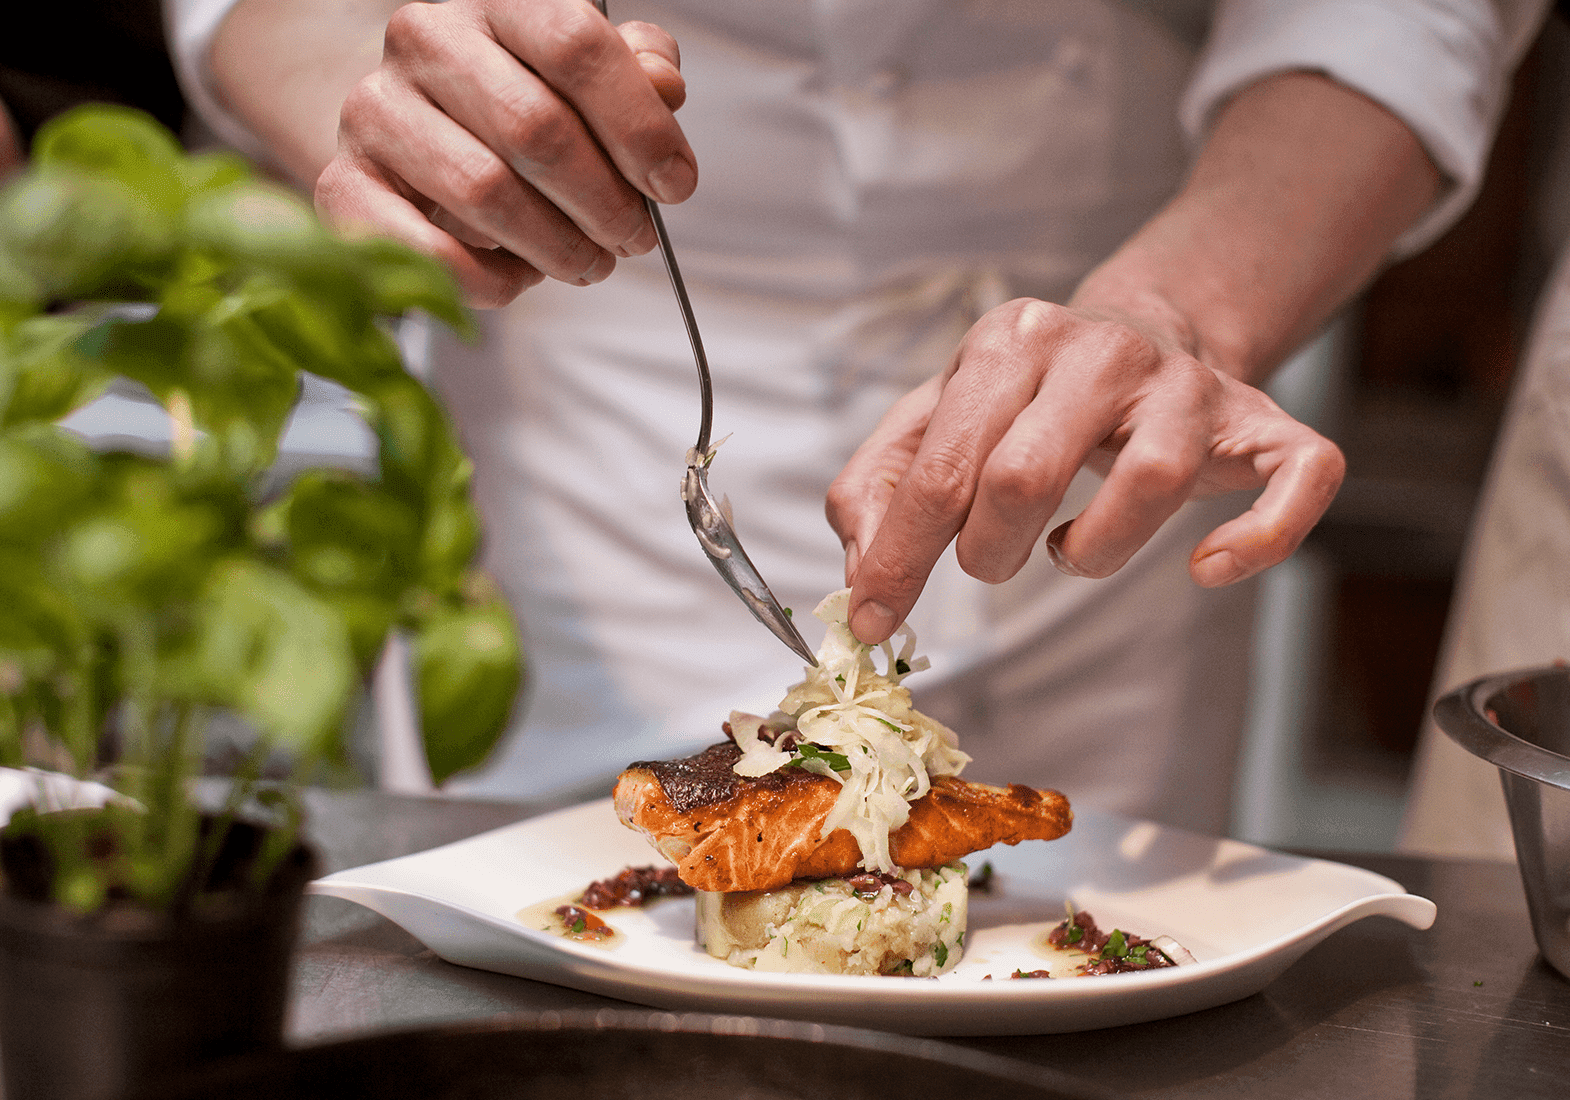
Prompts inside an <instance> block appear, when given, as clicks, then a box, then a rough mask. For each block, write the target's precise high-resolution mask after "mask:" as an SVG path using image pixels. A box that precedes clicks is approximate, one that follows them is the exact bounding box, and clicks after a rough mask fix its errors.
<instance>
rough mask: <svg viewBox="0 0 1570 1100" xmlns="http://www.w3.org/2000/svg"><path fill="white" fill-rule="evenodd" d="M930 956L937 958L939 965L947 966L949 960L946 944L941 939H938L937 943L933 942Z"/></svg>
mask: <svg viewBox="0 0 1570 1100" xmlns="http://www.w3.org/2000/svg"><path fill="white" fill-rule="evenodd" d="M932 957H933V958H934V959H936V960H937V963H938V966H939V967H944V966H947V965H948V961H949V948H948V944H946V943H944V942H943V941H942V940H939V941H938V942H937V943H935V944H933V945H932Z"/></svg>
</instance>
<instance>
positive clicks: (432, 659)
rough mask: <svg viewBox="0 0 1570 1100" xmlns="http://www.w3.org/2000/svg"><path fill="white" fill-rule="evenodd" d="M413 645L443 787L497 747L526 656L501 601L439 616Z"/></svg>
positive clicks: (432, 756)
mask: <svg viewBox="0 0 1570 1100" xmlns="http://www.w3.org/2000/svg"><path fill="white" fill-rule="evenodd" d="M412 643H413V644H412V649H413V662H414V671H415V679H416V683H417V684H418V686H419V695H420V723H421V729H422V731H423V735H424V739H425V755H426V759H427V761H428V762H429V763H430V767H431V775H432V777H433V778H434V779H435V780H436V782H438V783H441V782H443V781H444V780H446V779H448V778H449V777H450V776H452V775H455V774H456V773H458V772H460V771H463V770H464V769H465V768H472V767H474V766H475V765H477V764H479V763H481V762H482V761H483V760H484V759H485V757H486V756H487V755H488V754H489V753H490V751H491V749H492V748H493V747H494V746H495V745H496V742H497V741H498V740H500V738H501V735H502V733H503V732H504V731H505V729H506V727H507V719H508V717H509V716H510V714H511V713H512V707H513V701H514V699H515V698H516V696H517V694H518V689H519V687H520V686H521V685H522V682H523V659H522V654H521V653H520V651H519V648H518V636H517V630H516V627H515V626H514V624H513V620H512V614H511V612H509V611H508V609H507V606H506V604H505V603H503V602H502V600H501V599H500V598H498V597H493V598H490V599H488V600H485V601H484V602H481V603H477V604H474V605H472V606H468V607H461V608H442V609H440V610H438V611H436V612H435V613H433V614H432V615H430V616H429V617H428V618H427V619H426V620H425V621H424V622H422V623H421V624H419V626H418V627H417V629H416V632H415V634H414V637H413V638H412Z"/></svg>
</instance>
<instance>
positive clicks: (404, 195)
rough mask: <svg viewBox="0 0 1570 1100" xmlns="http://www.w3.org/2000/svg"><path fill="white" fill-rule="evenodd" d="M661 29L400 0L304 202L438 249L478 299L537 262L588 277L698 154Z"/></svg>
mask: <svg viewBox="0 0 1570 1100" xmlns="http://www.w3.org/2000/svg"><path fill="white" fill-rule="evenodd" d="M679 65H680V57H679V54H678V51H677V47H676V42H675V40H674V39H673V38H672V37H671V36H670V35H668V34H666V33H665V32H664V31H663V30H661V29H660V28H658V27H655V26H652V25H650V24H647V23H627V24H623V25H622V26H621V27H619V28H617V27H612V26H611V24H610V23H608V22H606V20H605V19H604V18H603V17H602V16H601V15H600V14H599V13H598V12H597V11H595V9H594V8H593V6H592V5H590V4H589V3H588V2H587V0H447V2H446V3H441V4H428V3H411V4H406V5H404V6H403V7H400V8H399V9H398V10H397V11H396V12H394V13H393V15H392V18H391V19H390V20H389V21H388V23H387V27H386V35H385V39H384V46H383V54H382V61H381V64H380V66H379V67H378V68H377V69H376V70H375V71H374V72H372V73H371V74H370V75H369V76H367V77H365V78H364V79H363V80H361V81H360V82H359V83H358V84H357V85H355V87H354V89H353V91H352V92H350V93H349V96H348V98H347V99H346V100H344V102H343V109H342V113H341V116H340V120H339V126H338V151H337V154H336V156H335V157H334V158H333V160H332V162H331V163H330V164H328V165H327V167H326V169H325V170H324V171H323V172H322V173H321V175H320V176H319V177H318V178H317V183H316V204H317V208H318V209H319V210H320V211H321V213H322V214H323V216H324V217H326V218H327V219H329V220H330V221H333V222H335V223H338V224H340V225H361V226H367V227H370V228H373V229H375V230H377V231H379V232H381V233H385V234H389V235H391V236H394V237H397V238H399V239H401V240H403V241H405V242H406V243H408V244H410V245H412V246H413V247H415V248H417V249H419V250H420V251H422V252H425V253H428V254H430V255H433V256H435V257H436V258H438V259H440V260H442V261H443V262H444V263H446V264H447V266H448V267H449V268H450V269H451V270H452V271H453V273H454V274H455V276H456V277H457V279H458V281H459V283H460V284H461V285H462V287H463V289H464V291H465V292H466V294H467V295H468V296H469V299H470V301H471V302H472V303H473V304H475V305H477V306H495V305H502V304H505V303H506V302H509V301H511V300H512V299H513V298H515V297H516V296H517V295H518V294H519V293H521V292H522V291H523V290H525V289H526V288H528V287H530V286H534V285H536V284H537V283H539V282H541V281H542V280H543V279H545V278H547V277H549V278H553V279H560V280H561V281H563V282H567V283H574V284H577V285H587V284H590V283H596V282H599V281H600V280H601V279H604V278H605V277H606V276H607V275H609V274H610V273H611V271H612V269H613V268H614V267H615V266H616V258H617V257H618V256H633V255H639V254H642V253H644V252H647V251H649V250H650V249H651V248H653V247H654V245H655V238H654V229H653V225H652V223H651V222H650V220H649V217H648V214H647V212H646V211H645V209H644V206H643V201H642V195H644V194H647V195H649V196H650V197H652V198H654V199H655V200H656V201H659V202H664V203H677V202H681V201H683V200H684V199H686V198H687V197H688V196H689V195H691V194H692V191H693V188H694V187H695V186H696V184H697V167H696V163H697V162H696V159H695V158H694V156H693V152H692V149H691V147H690V146H689V145H688V144H687V140H686V138H685V137H684V136H683V134H682V132H681V128H680V127H679V126H678V125H677V124H676V119H675V116H674V115H673V113H672V112H673V111H674V110H675V109H676V108H677V107H679V106H680V105H681V103H682V101H683V99H684V98H685V95H686V86H685V84H684V82H683V80H682V76H681V71H680V68H679Z"/></svg>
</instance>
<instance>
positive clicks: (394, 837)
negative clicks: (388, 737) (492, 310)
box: [288, 791, 1570, 1100]
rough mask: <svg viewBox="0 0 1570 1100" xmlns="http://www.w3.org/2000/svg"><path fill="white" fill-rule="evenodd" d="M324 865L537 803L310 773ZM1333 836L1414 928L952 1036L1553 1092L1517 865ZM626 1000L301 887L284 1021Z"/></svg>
mask: <svg viewBox="0 0 1570 1100" xmlns="http://www.w3.org/2000/svg"><path fill="white" fill-rule="evenodd" d="M308 805H309V809H310V814H311V817H310V821H311V824H310V831H311V834H312V836H313V838H314V839H315V841H316V843H317V845H318V848H319V850H320V852H321V855H322V857H323V863H324V866H323V870H324V871H333V870H339V869H341V868H344V867H353V866H357V865H359V864H363V863H368V862H373V861H376V860H380V859H386V858H390V857H392V856H395V855H402V854H406V853H409V852H415V851H420V850H423V849H425V848H430V847H434V846H436V845H438V844H445V843H448V842H450V841H453V840H458V839H461V838H463V837H466V836H470V835H473V834H475V833H479V832H483V831H485V830H487V829H492V828H496V827H498V826H501V825H506V824H509V823H511V822H514V821H518V820H521V819H523V818H525V817H528V816H531V815H532V814H533V813H537V812H541V811H542V810H544V809H548V808H550V807H544V806H532V807H531V806H523V805H511V804H504V803H486V802H472V801H458V800H448V799H425V798H409V797H404V796H397V795H388V794H381V793H375V792H366V791H356V792H326V791H312V792H310V793H309V795H308ZM1316 854H1321V855H1330V856H1331V857H1332V858H1338V859H1341V860H1342V861H1344V862H1347V863H1354V864H1358V865H1360V866H1364V867H1369V868H1371V869H1373V870H1375V871H1378V872H1379V873H1381V874H1385V875H1388V876H1390V877H1391V878H1394V879H1396V880H1397V881H1399V882H1401V883H1402V884H1403V885H1405V886H1406V887H1407V889H1409V890H1411V891H1413V892H1414V893H1418V894H1422V895H1423V896H1425V897H1428V898H1431V899H1433V900H1434V901H1435V902H1436V903H1437V904H1438V906H1439V918H1438V920H1437V921H1436V923H1435V924H1434V927H1433V928H1431V929H1429V930H1427V931H1423V932H1420V931H1415V930H1413V929H1411V928H1408V927H1407V926H1405V925H1403V924H1399V923H1397V922H1396V921H1394V920H1389V919H1386V918H1372V919H1368V920H1364V921H1359V922H1358V923H1356V924H1354V925H1352V926H1350V927H1348V928H1345V929H1342V930H1341V931H1339V932H1337V933H1335V934H1334V935H1332V936H1331V937H1330V938H1329V939H1328V940H1327V941H1325V942H1324V943H1323V944H1321V945H1319V946H1318V947H1316V948H1314V949H1313V950H1312V951H1310V952H1309V953H1308V955H1306V956H1305V957H1304V958H1303V959H1302V960H1300V961H1299V962H1298V963H1296V964H1295V965H1294V966H1293V967H1292V968H1291V969H1290V970H1288V971H1287V972H1286V974H1284V975H1283V976H1282V977H1281V978H1279V979H1278V980H1277V981H1276V982H1274V983H1273V984H1272V985H1270V986H1269V987H1268V988H1266V989H1265V990H1264V991H1263V992H1262V993H1259V994H1256V995H1254V996H1252V997H1248V998H1246V999H1244V1000H1242V1001H1239V1002H1237V1003H1235V1004H1231V1005H1226V1006H1223V1007H1221V1008H1214V1009H1210V1010H1207V1011H1205V1012H1199V1013H1195V1014H1193V1015H1190V1016H1183V1017H1179V1018H1177V1019H1172V1020H1163V1021H1158V1022H1156V1023H1150V1024H1142V1025H1139V1026H1136V1027H1124V1028H1113V1029H1108V1030H1103V1031H1095V1032H1087V1033H1082V1034H1077V1035H1041V1036H1021V1037H1005V1038H984V1039H955V1040H952V1042H954V1043H958V1044H961V1045H964V1046H969V1047H972V1048H976V1049H979V1050H984V1051H988V1052H990V1053H993V1054H999V1055H1005V1056H1008V1057H1012V1058H1018V1059H1022V1060H1025V1061H1029V1062H1033V1063H1037V1064H1040V1065H1045V1066H1050V1067H1053V1068H1054V1069H1057V1070H1059V1071H1063V1072H1066V1073H1068V1074H1070V1075H1071V1076H1073V1077H1076V1078H1080V1079H1083V1080H1085V1081H1091V1082H1094V1083H1096V1084H1097V1085H1099V1086H1101V1087H1103V1088H1110V1089H1112V1090H1113V1091H1115V1092H1122V1093H1127V1094H1128V1095H1132V1096H1140V1097H1201V1096H1202V1097H1239V1098H1242V1097H1248V1098H1251V1100H1269V1098H1272V1097H1292V1098H1313V1097H1324V1098H1327V1100H1329V1098H1334V1100H1345V1098H1347V1097H1380V1098H1383V1097H1390V1098H1406V1097H1423V1098H1429V1097H1446V1098H1448V1097H1458V1098H1459V1097H1477V1098H1482V1097H1489V1098H1493V1097H1508V1098H1512V1100H1516V1098H1523V1100H1525V1098H1532V1097H1545V1098H1546V1097H1554V1098H1559V1097H1563V1096H1565V1095H1566V1090H1567V1088H1570V1085H1567V1082H1570V982H1567V981H1566V980H1565V979H1563V978H1562V977H1560V976H1559V974H1558V973H1557V972H1555V971H1553V970H1552V969H1551V968H1549V967H1548V966H1547V965H1546V964H1544V963H1543V962H1542V961H1541V960H1540V959H1539V958H1538V955H1537V949H1536V946H1535V944H1534V943H1533V940H1532V933H1531V928H1530V925H1529V924H1528V921H1527V914H1526V903H1525V900H1524V897H1523V895H1522V891H1521V885H1520V881H1519V879H1518V877H1517V875H1516V870H1515V868H1514V866H1512V865H1508V864H1496V863H1484V862H1442V861H1429V860H1419V859H1411V858H1404V857H1391V856H1366V855H1336V854H1335V853H1316ZM603 1007H619V1008H626V1007H628V1006H627V1005H626V1003H625V1002H620V1001H615V1000H612V999H610V998H606V997H601V996H597V995H595V994H590V993H580V992H577V991H575V990H570V989H565V988H561V987H558V986H551V985H546V984H542V983H538V982H531V981H527V980H524V979H521V978H512V977H507V976H504V975H500V974H492V973H489V972H486V971H479V970H470V969H466V968H464V967H459V966H454V965H451V964H449V963H446V962H443V961H442V960H440V959H438V958H437V957H436V956H435V955H434V954H433V953H432V952H430V951H429V950H427V949H426V948H424V947H423V946H422V945H421V944H420V943H419V942H418V941H417V940H415V939H414V938H413V937H411V936H410V935H408V934H407V933H405V932H404V931H403V930H402V929H400V928H398V927H397V926H396V925H394V924H391V923H390V922H388V921H387V920H385V919H383V918H382V917H380V916H378V915H376V914H375V913H372V912H370V911H369V910H366V909H363V908H361V907H359V906H356V905H354V904H352V903H349V902H346V901H341V900H339V899H335V898H321V897H313V898H310V899H309V900H308V901H307V909H306V927H305V933H304V938H303V943H302V946H301V949H300V951H299V954H298V958H297V960H296V967H295V974H294V977H293V995H292V1001H291V1007H290V1013H291V1015H290V1022H289V1025H288V1036H289V1039H290V1041H291V1042H293V1043H302V1044H303V1043H317V1042H324V1041H327V1040H330V1039H336V1038H343V1037H347V1036H350V1035H360V1034H366V1033H369V1032H376V1031H383V1030H387V1029H392V1028H405V1027H414V1026H419V1025H430V1024H441V1023H451V1022H457V1021H473V1020H484V1019H492V1018H496V1017H501V1016H506V1015H510V1014H515V1013H520V1012H532V1011H539V1010H545V1009H557V1010H559V1009H571V1008H603Z"/></svg>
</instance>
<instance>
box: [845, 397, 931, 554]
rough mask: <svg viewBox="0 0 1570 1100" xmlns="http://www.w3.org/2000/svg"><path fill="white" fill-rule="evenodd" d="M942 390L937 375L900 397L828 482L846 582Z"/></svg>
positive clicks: (878, 520)
mask: <svg viewBox="0 0 1570 1100" xmlns="http://www.w3.org/2000/svg"><path fill="white" fill-rule="evenodd" d="M941 393H942V380H941V379H938V378H933V379H930V380H929V381H927V382H926V383H924V384H922V385H921V386H918V387H917V388H916V389H914V390H912V391H911V392H910V393H908V394H906V395H905V396H904V397H902V398H900V399H899V400H898V401H896V402H895V403H894V405H893V406H892V407H891V408H890V409H889V411H888V412H887V413H885V414H884V416H883V419H882V420H881V421H879V423H878V426H877V427H876V428H875V429H874V430H873V432H872V434H871V435H869V436H868V437H867V440H866V442H864V443H863V444H862V445H861V446H860V447H858V448H857V449H856V453H855V454H853V455H852V456H851V458H850V461H849V462H847V463H846V464H845V468H844V469H843V470H841V471H840V473H839V476H838V477H836V478H835V479H834V482H833V484H831V485H830V486H829V492H828V497H827V499H826V500H825V502H824V512H825V514H826V515H827V517H828V521H829V526H830V527H832V528H833V529H834V532H835V534H837V535H838V536H839V539H840V543H841V544H842V545H843V546H844V547H845V583H846V585H853V584H854V583H855V580H856V573H857V567H858V565H859V563H860V558H861V547H863V546H870V545H872V540H873V537H874V536H875V535H876V534H877V530H878V526H879V524H881V523H882V522H883V516H884V514H885V513H886V512H887V511H888V506H889V500H890V498H891V497H892V496H893V495H894V488H895V486H897V485H898V484H899V481H900V478H901V477H903V476H904V474H905V471H906V470H907V469H908V468H909V467H910V463H911V460H912V459H913V458H914V457H915V454H916V450H917V448H918V447H919V446H920V444H921V437H922V434H923V433H924V432H925V431H926V428H927V422H928V420H929V419H930V418H931V416H932V409H933V407H934V406H935V405H936V404H937V402H938V397H939V395H940V394H941Z"/></svg>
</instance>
